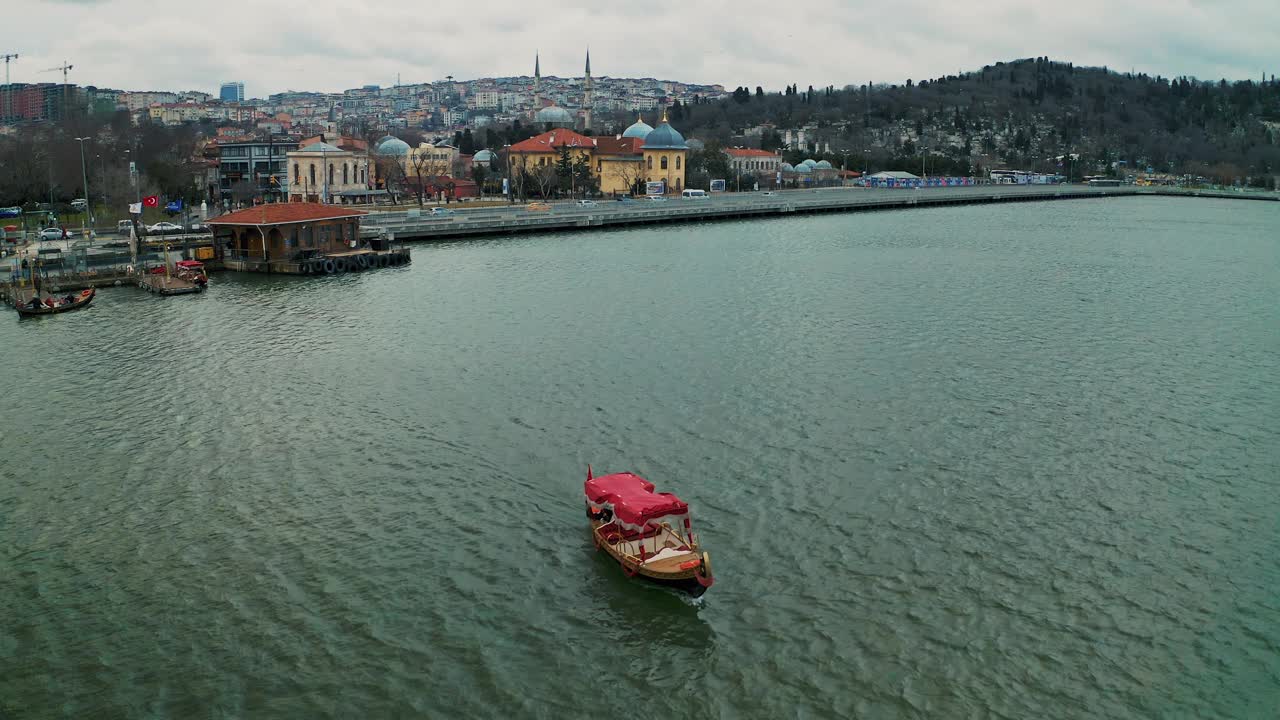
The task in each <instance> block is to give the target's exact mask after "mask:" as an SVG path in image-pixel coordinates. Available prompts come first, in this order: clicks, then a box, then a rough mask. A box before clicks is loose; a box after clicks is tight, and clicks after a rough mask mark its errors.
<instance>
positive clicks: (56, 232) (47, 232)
mask: <svg viewBox="0 0 1280 720" xmlns="http://www.w3.org/2000/svg"><path fill="white" fill-rule="evenodd" d="M65 235H66V233H65V232H63V230H62V228H56V227H53V228H45V229H43V230H41V231H40V239H41V240H61V239H62V238H63V237H64V236H65Z"/></svg>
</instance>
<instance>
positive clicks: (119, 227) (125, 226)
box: [116, 220, 133, 235]
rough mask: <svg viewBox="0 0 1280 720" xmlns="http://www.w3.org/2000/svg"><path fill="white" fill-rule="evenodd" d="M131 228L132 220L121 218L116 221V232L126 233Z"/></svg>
mask: <svg viewBox="0 0 1280 720" xmlns="http://www.w3.org/2000/svg"><path fill="white" fill-rule="evenodd" d="M132 230H133V221H132V220H121V221H120V222H118V223H116V232H118V233H120V234H121V235H128V234H129V233H130V232H131V231H132Z"/></svg>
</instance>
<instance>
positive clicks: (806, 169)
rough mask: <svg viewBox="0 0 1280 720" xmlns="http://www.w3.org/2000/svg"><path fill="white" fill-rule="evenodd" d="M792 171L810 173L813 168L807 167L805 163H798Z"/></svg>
mask: <svg viewBox="0 0 1280 720" xmlns="http://www.w3.org/2000/svg"><path fill="white" fill-rule="evenodd" d="M792 172H798V173H811V172H813V168H811V167H809V166H808V165H805V164H804V163H800V164H799V165H797V166H796V167H795V170H793V171H792Z"/></svg>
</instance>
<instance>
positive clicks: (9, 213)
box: [0, 207, 22, 218]
mask: <svg viewBox="0 0 1280 720" xmlns="http://www.w3.org/2000/svg"><path fill="white" fill-rule="evenodd" d="M15 217H22V208H20V207H7V208H0V218H15Z"/></svg>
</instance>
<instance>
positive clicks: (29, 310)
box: [13, 288, 98, 317]
mask: <svg viewBox="0 0 1280 720" xmlns="http://www.w3.org/2000/svg"><path fill="white" fill-rule="evenodd" d="M97 294H98V291H97V290H94V289H93V288H90V289H88V290H86V291H84V292H83V293H81V294H80V295H79V296H78V297H76V299H75V301H74V302H69V303H67V304H65V305H59V306H57V307H45V306H43V305H41V306H40V307H34V308H33V307H30V306H24V305H14V306H13V309H14V310H17V311H18V314H19V315H22V316H24V317H30V316H33V315H57V314H58V313H64V312H71V311H72V310H79V309H80V308H83V307H88V306H89V303H91V302H93V298H94V297H96V296H97Z"/></svg>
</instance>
